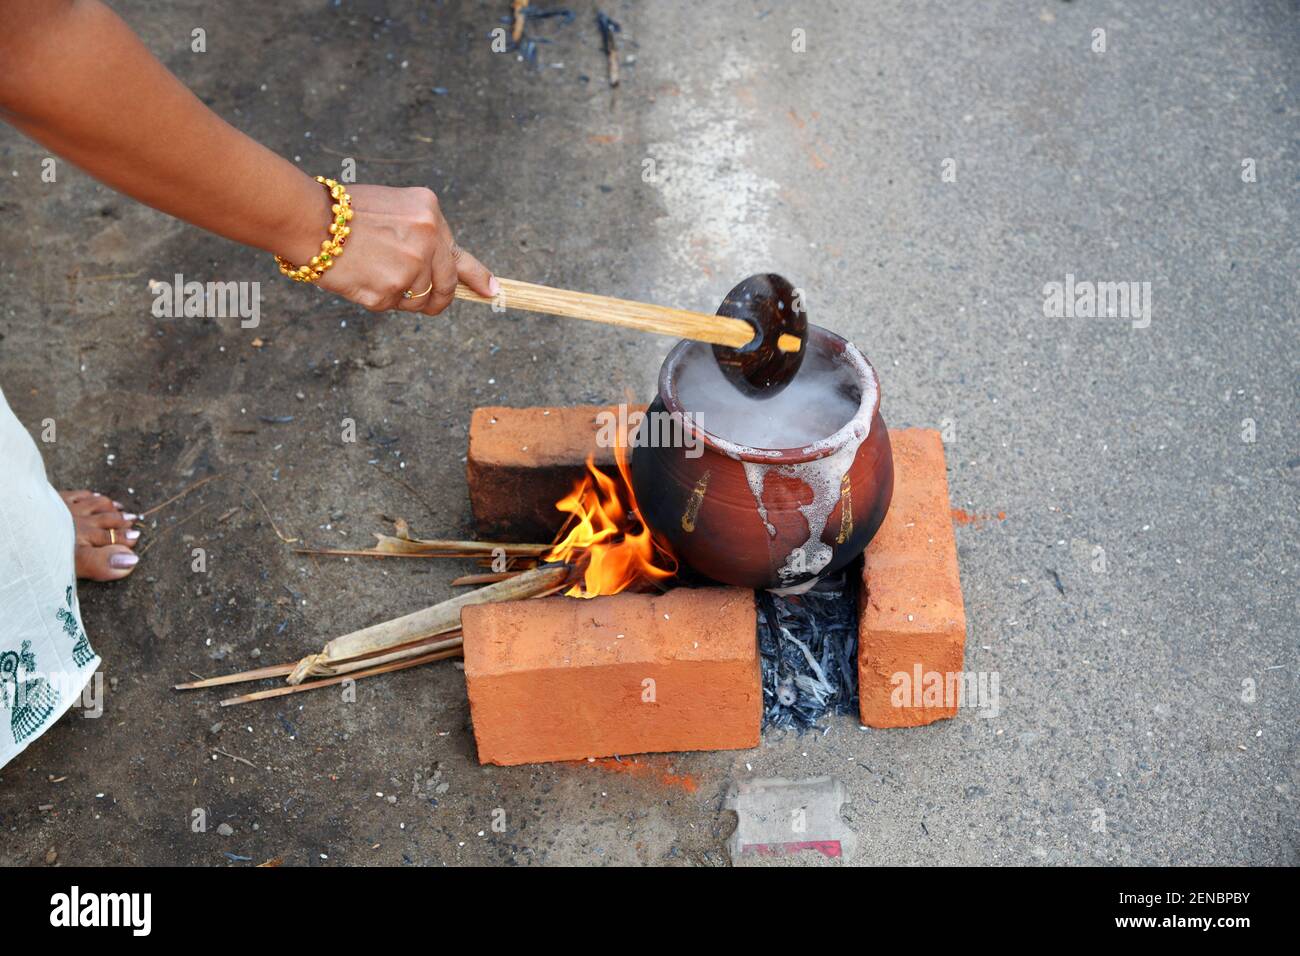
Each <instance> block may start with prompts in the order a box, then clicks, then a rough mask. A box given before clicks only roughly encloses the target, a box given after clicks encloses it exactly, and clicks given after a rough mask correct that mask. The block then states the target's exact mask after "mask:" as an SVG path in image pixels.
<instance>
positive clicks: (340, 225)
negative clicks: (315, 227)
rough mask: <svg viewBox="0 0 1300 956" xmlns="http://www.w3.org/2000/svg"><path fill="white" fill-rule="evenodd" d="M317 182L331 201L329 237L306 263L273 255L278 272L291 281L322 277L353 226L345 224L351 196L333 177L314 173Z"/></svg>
mask: <svg viewBox="0 0 1300 956" xmlns="http://www.w3.org/2000/svg"><path fill="white" fill-rule="evenodd" d="M316 182H318V183H320V184H321V185H322V186H324V187H325V189H326V191H328V192H329V194H330V198H331V199H333V200H334V202H333V204H332V205H331V206H330V211H331V212H332V213H334V219H333V221H331V222H330V226H329V232H330V236H329V238H328V239H326V240H324V241H323V242H321V244H320V253H319V254H318V255H314V256H312V257H311V262H309V263H308V264H307V265H305V266H295V265H294V264H293V263H292V262H290V261H289V260H287V259H283V258H281V257H280V256H276V257H275V264H276V265H278V266H279V267H280V274H281V275H285V276H288V277H289V278H290V279H292V280H293V281H294V282H315V281H316V280H317V279H319V278H320V277H321V276H323V275H324V274H325V271H326V270H327V269H329V268H331V267H332V266H333V265H334V260H335V259H337V258H338V257H339V256H341V255H343V246H344V244H345V243H346V242H347V241H348V236H349V235H350V234H351V232H352V227H351V226H349V225H348V223H349V222H350V221H351V220H352V197H351V196H349V195H348V194H347V191H346V190H345V189H344V188H343V187H342V186H341V185H339V183H337V182H335V181H334V180H333V179H326V178H325V177H324V176H317V177H316Z"/></svg>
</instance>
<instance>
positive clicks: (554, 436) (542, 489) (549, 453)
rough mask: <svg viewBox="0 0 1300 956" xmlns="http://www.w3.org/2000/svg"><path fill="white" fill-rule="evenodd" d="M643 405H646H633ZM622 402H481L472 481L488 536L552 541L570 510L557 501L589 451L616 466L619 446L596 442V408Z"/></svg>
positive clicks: (472, 440) (472, 442)
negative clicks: (525, 405) (557, 505)
mask: <svg viewBox="0 0 1300 956" xmlns="http://www.w3.org/2000/svg"><path fill="white" fill-rule="evenodd" d="M628 408H629V411H634V410H644V409H645V406H644V405H632V406H629V407H628ZM603 411H611V412H614V413H615V414H617V411H618V409H617V406H606V405H576V406H570V407H566V408H500V407H487V408H477V409H475V410H474V415H473V417H472V418H471V419H470V425H469V456H468V458H467V460H466V465H465V470H466V476H467V478H468V481H469V501H470V509H471V510H472V511H473V513H474V528H475V531H476V532H477V534H478V535H479V537H481V538H496V539H498V540H512V541H527V542H537V543H545V542H548V541H550V540H551V539H552V538H553V537H554V536H555V532H556V531H557V530H558V529H559V527H560V525H561V524H563V523H564V518H565V515H563V514H562V513H561V512H559V511H557V510H556V509H555V502H556V501H558V500H559V499H560V498H562V497H564V496H565V495H566V494H568V493H569V492H570V491H572V490H573V486H574V484H575V483H576V482H577V480H578V479H579V478H581V477H582V475H583V473H584V471H585V463H586V460H587V455H588V454H594V455H595V462H596V465H597V466H599V467H601V468H603V469H604V470H606V471H608V472H611V473H612V472H613V471H614V468H615V466H614V450H613V449H612V448H600V447H598V446H597V445H596V432H597V430H598V428H599V425H598V422H597V418H596V416H597V414H598V413H600V412H603Z"/></svg>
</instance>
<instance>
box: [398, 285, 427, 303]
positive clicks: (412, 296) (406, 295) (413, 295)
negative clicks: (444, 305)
mask: <svg viewBox="0 0 1300 956" xmlns="http://www.w3.org/2000/svg"><path fill="white" fill-rule="evenodd" d="M432 291H433V283H432V282H430V283H429V288H427V289H425V290H424V291H423V292H412V291H411V290H410V289H407V290H406V291H405V292H403V293H402V298H403V299H422V298H424V297H425V296H426V295H428V294H429V293H430V292H432Z"/></svg>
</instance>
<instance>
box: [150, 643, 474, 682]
mask: <svg viewBox="0 0 1300 956" xmlns="http://www.w3.org/2000/svg"><path fill="white" fill-rule="evenodd" d="M460 643H461V638H460V630H459V629H457V630H454V631H447V632H446V633H444V634H439V635H438V640H437V641H433V640H425V641H418V642H416V643H415V644H410V645H408V646H406V647H403V648H398V649H396V650H395V651H393V652H392V653H389V654H382V655H376V654H371V655H368V656H366V657H358V658H355V659H354V660H350V661H340V662H338V663H337V664H333V665H330V669H329V671H328V674H329V675H331V676H332V675H334V674H342V673H346V671H345V670H344V668H345V667H347V668H348V669H349V670H357V669H359V668H362V667H371V666H373V665H375V664H380V663H384V662H386V661H391V660H401V659H403V658H405V657H412V656H415V655H418V654H427V653H430V652H431V651H437V650H445V649H447V648H450V647H459V646H460ZM297 666H298V662H297V661H288V662H286V663H284V664H271V665H269V666H267V667H258V668H256V669H254V670H251V671H240V672H239V673H237V674H223V675H221V676H220V677H207V678H204V679H202V680H195V681H190V682H189V683H187V684H175V685H173V686H172V690H202V689H204V688H207V687H221V686H223V685H225V684H244V683H248V682H249V681H255V680H265V679H267V678H270V677H284V676H286V675H288V674H291V673H293V669H294V668H295V667H297Z"/></svg>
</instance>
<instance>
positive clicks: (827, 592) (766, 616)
mask: <svg viewBox="0 0 1300 956" xmlns="http://www.w3.org/2000/svg"><path fill="white" fill-rule="evenodd" d="M858 577H859V568H858V567H857V565H856V564H851V565H849V567H847V568H845V569H844V570H842V571H840V572H838V573H837V574H832V575H828V576H827V577H826V578H824V579H822V580H821V581H819V582H818V583H817V585H816V586H815V587H813V588H812V589H811V590H809V591H808V592H807V593H805V594H800V595H792V596H789V597H781V596H779V595H775V594H772V593H771V592H770V591H758V592H757V600H758V650H759V654H760V655H761V656H762V662H763V729H764V730H768V729H771V728H794V729H795V730H797V731H799V732H800V733H803V732H804V731H805V730H810V729H813V728H814V727H817V726H818V723H817V722H818V721H819V720H821V719H822V718H823V717H824V716H826V715H827V714H853V715H855V716H856V715H857V713H858V663H857V661H858V615H857V582H858Z"/></svg>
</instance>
